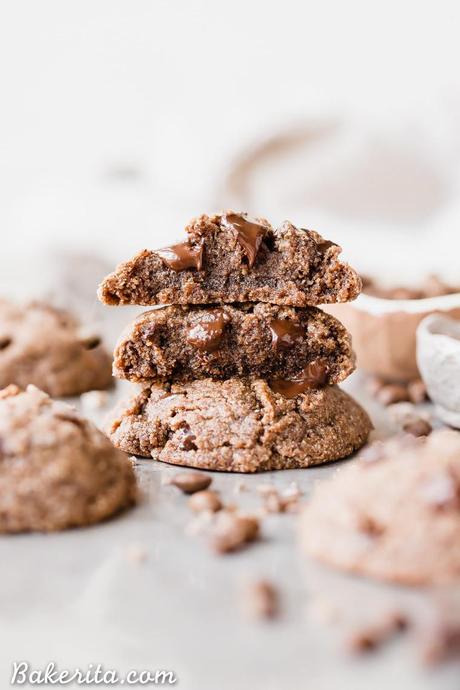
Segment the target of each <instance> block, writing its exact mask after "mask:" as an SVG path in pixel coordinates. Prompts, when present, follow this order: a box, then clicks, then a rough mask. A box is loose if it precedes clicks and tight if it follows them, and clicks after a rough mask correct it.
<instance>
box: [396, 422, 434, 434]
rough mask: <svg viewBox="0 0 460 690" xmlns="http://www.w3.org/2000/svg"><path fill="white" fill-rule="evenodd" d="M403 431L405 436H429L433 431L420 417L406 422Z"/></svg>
mask: <svg viewBox="0 0 460 690" xmlns="http://www.w3.org/2000/svg"><path fill="white" fill-rule="evenodd" d="M403 429H404V431H405V432H406V433H407V434H412V436H429V434H431V432H432V431H433V427H432V426H431V424H430V423H429V422H427V421H426V419H422V418H421V417H419V418H418V419H413V420H411V421H409V422H406V423H405V424H404V426H403Z"/></svg>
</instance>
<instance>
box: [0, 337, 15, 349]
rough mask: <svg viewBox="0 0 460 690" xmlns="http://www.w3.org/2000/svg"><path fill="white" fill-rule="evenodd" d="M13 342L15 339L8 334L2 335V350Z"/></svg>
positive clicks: (0, 344)
mask: <svg viewBox="0 0 460 690" xmlns="http://www.w3.org/2000/svg"><path fill="white" fill-rule="evenodd" d="M12 342H13V339H12V338H9V337H8V336H2V337H0V350H6V348H7V347H9V346H10V345H11V343H12Z"/></svg>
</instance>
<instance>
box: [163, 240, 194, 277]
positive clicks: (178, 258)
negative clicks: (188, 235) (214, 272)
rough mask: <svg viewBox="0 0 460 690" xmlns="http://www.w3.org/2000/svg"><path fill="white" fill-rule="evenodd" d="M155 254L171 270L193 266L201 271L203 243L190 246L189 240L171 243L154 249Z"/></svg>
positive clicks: (181, 269) (180, 269)
mask: <svg viewBox="0 0 460 690" xmlns="http://www.w3.org/2000/svg"><path fill="white" fill-rule="evenodd" d="M155 254H158V256H159V257H160V258H161V260H162V261H163V263H165V264H166V266H168V268H171V269H172V270H173V271H183V270H185V269H187V268H195V269H196V270H198V271H201V268H202V262H203V243H202V242H201V243H199V244H198V245H197V246H195V247H194V246H192V245H191V244H189V242H181V243H179V244H173V245H171V246H170V247H164V248H163V249H157V250H155Z"/></svg>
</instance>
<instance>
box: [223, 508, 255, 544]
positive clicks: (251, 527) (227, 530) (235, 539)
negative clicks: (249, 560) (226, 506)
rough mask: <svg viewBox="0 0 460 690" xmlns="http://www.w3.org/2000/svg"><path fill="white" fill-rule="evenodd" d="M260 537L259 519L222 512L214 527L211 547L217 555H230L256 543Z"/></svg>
mask: <svg viewBox="0 0 460 690" xmlns="http://www.w3.org/2000/svg"><path fill="white" fill-rule="evenodd" d="M258 536H259V521H258V519H257V518H255V517H253V516H250V515H239V514H237V513H229V512H227V511H221V512H220V513H218V515H217V521H216V524H215V525H214V529H213V534H212V538H211V547H212V549H213V550H214V551H216V552H217V553H229V552H232V551H237V550H238V549H240V548H242V547H243V546H245V545H246V544H248V543H250V542H252V541H255V540H256V539H257V537H258Z"/></svg>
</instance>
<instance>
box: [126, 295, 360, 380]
mask: <svg viewBox="0 0 460 690" xmlns="http://www.w3.org/2000/svg"><path fill="white" fill-rule="evenodd" d="M315 364H316V368H317V370H318V371H319V369H321V372H322V373H321V374H320V375H319V378H316V377H314V376H312V372H311V369H312V365H313V367H314V365H315ZM354 365H355V361H354V354H353V351H352V349H351V339H350V336H349V335H348V333H347V332H346V330H345V329H344V327H343V326H342V325H341V324H340V322H339V321H337V320H336V319H335V318H333V317H332V316H330V315H329V314H325V313H324V312H321V311H320V310H319V309H316V308H315V307H307V308H304V309H296V308H294V307H279V306H273V305H271V304H265V303H262V302H261V303H259V304H241V305H234V306H229V305H223V306H221V307H213V308H208V309H203V308H200V307H192V306H191V307H180V306H174V307H164V308H163V309H156V310H152V311H148V312H145V313H144V314H141V315H140V316H139V317H138V318H137V319H136V321H135V322H134V324H132V326H130V327H129V329H128V330H127V332H126V333H125V334H124V335H123V336H122V337H121V340H120V342H119V343H118V345H117V347H116V349H115V355H114V369H113V373H114V376H116V377H117V378H121V379H128V380H129V381H134V382H143V383H149V382H154V381H158V380H168V379H169V380H173V381H176V382H177V381H180V382H186V381H192V380H194V379H199V378H207V377H211V378H215V379H228V378H232V377H234V376H257V377H261V378H270V379H275V380H279V379H290V380H295V381H301V380H303V379H304V380H306V381H308V380H310V384H311V383H313V384H325V383H327V384H333V383H338V382H339V381H342V380H343V379H345V378H346V377H347V376H349V374H351V372H352V371H353V369H354ZM307 387H308V385H307ZM310 387H311V385H310Z"/></svg>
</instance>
